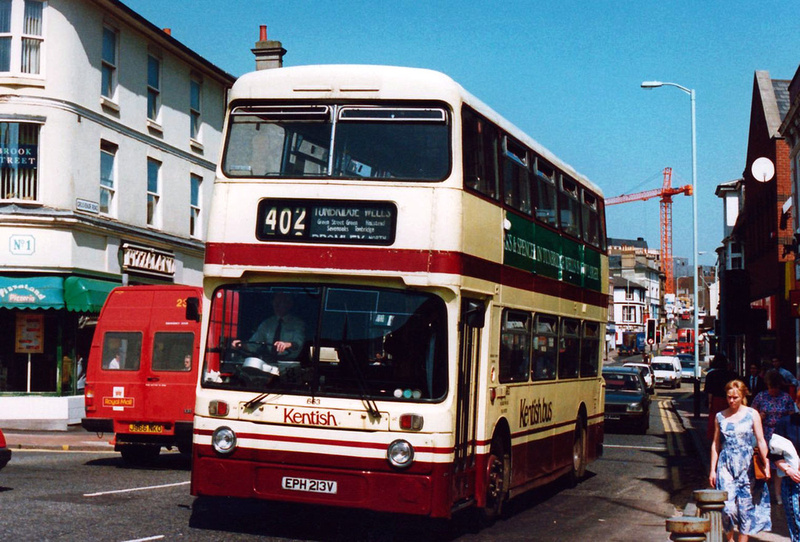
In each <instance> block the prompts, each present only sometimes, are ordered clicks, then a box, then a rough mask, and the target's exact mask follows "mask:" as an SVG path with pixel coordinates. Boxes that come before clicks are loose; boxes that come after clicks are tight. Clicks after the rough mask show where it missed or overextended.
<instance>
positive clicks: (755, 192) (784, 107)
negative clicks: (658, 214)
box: [717, 71, 796, 371]
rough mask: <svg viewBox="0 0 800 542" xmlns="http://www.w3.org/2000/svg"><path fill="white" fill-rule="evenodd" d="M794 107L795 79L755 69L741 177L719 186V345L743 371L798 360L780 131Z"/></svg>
mask: <svg viewBox="0 0 800 542" xmlns="http://www.w3.org/2000/svg"><path fill="white" fill-rule="evenodd" d="M788 110H789V81H785V80H780V79H772V78H771V77H770V74H769V72H766V71H757V72H755V76H754V79H753V95H752V101H751V109H750V125H749V130H748V139H747V155H746V157H745V168H744V171H743V173H742V178H741V179H740V180H736V181H732V182H729V183H725V184H722V185H719V186H718V187H717V196H719V197H720V198H722V199H723V204H724V216H725V220H726V222H725V224H724V228H725V230H724V241H723V246H722V248H721V249H720V251H719V252H720V258H719V262H720V278H721V291H720V298H721V302H720V326H719V328H720V337H719V339H720V343H719V344H720V348H721V349H722V351H723V352H724V353H725V354H726V355H727V356H728V357H729V358H730V359H731V360H732V361H734V362H735V364H736V366H737V369H738V370H741V369H742V368H743V367H745V366H746V365H747V364H748V363H752V362H755V363H760V362H761V361H763V360H768V359H771V358H773V357H777V358H779V359H781V360H782V362H783V364H784V366H785V367H786V368H788V369H790V370H793V371H794V369H795V365H796V362H795V359H796V339H795V337H796V331H795V328H796V323H795V321H794V320H793V319H792V318H791V310H790V304H789V290H790V289H791V287H792V285H793V283H794V279H793V276H792V275H793V273H794V261H795V253H794V251H793V249H792V242H793V239H794V238H793V225H792V221H791V208H792V199H791V173H790V162H789V146H788V145H787V142H786V140H785V139H784V137H783V136H782V135H781V133H780V128H781V125H782V123H783V121H784V119H785V118H786V116H787V113H788ZM762 164H766V166H767V167H764V165H762ZM731 222H733V225H732V226H731Z"/></svg>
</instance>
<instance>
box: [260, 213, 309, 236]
mask: <svg viewBox="0 0 800 542" xmlns="http://www.w3.org/2000/svg"><path fill="white" fill-rule="evenodd" d="M305 229H306V209H304V208H303V207H295V208H291V207H282V208H279V207H275V206H273V207H270V208H269V209H268V210H267V212H266V214H265V216H264V229H263V230H262V231H263V232H264V233H265V234H267V235H270V234H271V235H280V236H282V237H283V236H302V235H303V233H305Z"/></svg>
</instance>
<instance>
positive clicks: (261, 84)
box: [228, 64, 602, 196]
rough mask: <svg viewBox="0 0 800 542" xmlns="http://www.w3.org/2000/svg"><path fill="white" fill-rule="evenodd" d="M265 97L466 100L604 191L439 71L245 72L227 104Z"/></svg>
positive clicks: (329, 68) (339, 67)
mask: <svg viewBox="0 0 800 542" xmlns="http://www.w3.org/2000/svg"><path fill="white" fill-rule="evenodd" d="M267 96H268V97H269V98H270V99H275V100H298V99H300V100H304V99H305V100H337V99H348V100H352V99H365V100H444V101H446V102H448V103H451V104H453V105H459V104H461V103H465V104H467V105H469V106H470V107H472V108H473V109H475V110H476V111H478V112H480V113H481V114H482V115H484V116H485V117H486V118H488V119H489V120H491V121H492V122H494V123H495V124H497V125H498V126H499V127H501V128H502V129H503V130H505V131H506V132H508V133H509V134H511V135H512V136H514V137H515V138H517V139H519V140H520V141H521V142H523V143H525V144H526V145H528V146H529V147H530V148H531V149H533V150H534V151H536V152H537V153H539V154H540V155H542V156H543V157H544V158H545V159H547V160H548V161H550V162H551V163H552V164H553V165H555V166H557V167H558V168H560V169H561V170H562V171H563V172H564V173H566V174H568V175H570V176H572V177H573V178H575V179H576V180H578V181H580V182H581V184H583V185H584V186H586V187H587V188H589V189H590V190H592V191H594V192H595V193H596V194H598V195H601V196H602V190H600V188H599V187H598V186H597V185H595V184H594V183H592V182H591V181H590V180H589V179H588V178H586V177H585V176H584V175H581V174H580V173H578V172H577V171H576V170H575V169H574V168H572V167H571V166H570V165H568V164H566V163H565V162H563V161H562V160H560V159H559V158H557V157H556V156H555V155H554V154H553V153H552V152H550V151H549V150H548V149H546V148H545V147H544V146H542V145H541V144H539V142H537V141H536V140H535V139H533V138H532V137H530V136H528V135H527V134H526V133H525V132H524V131H522V130H520V129H519V128H517V127H516V126H514V125H513V124H512V123H511V122H509V121H508V120H506V119H505V118H503V117H502V116H500V114H498V113H497V112H496V111H494V110H493V109H492V108H491V107H489V106H488V105H486V104H485V103H484V102H482V101H481V100H479V99H478V98H476V97H475V96H473V95H472V94H470V93H469V92H467V91H466V90H465V89H464V88H463V87H462V86H461V85H459V84H458V83H456V82H455V81H454V80H453V79H452V78H450V77H449V76H447V75H445V74H443V73H441V72H437V71H434V70H429V69H424V68H407V67H398V66H372V65H347V64H330V65H316V66H295V67H289V68H277V69H271V70H259V71H255V72H250V73H247V74H245V75H243V76H241V77H240V78H239V79H238V80H237V81H236V83H234V85H233V87H232V88H231V90H230V93H229V95H228V97H229V101H230V102H231V103H232V102H234V101H237V100H257V99H264V98H265V97H267Z"/></svg>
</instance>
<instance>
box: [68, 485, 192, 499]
mask: <svg viewBox="0 0 800 542" xmlns="http://www.w3.org/2000/svg"><path fill="white" fill-rule="evenodd" d="M189 483H190V482H177V483H175V484H163V485H160V486H147V487H132V488H130V489H117V490H115V491H101V492H99V493H84V494H83V496H84V497H100V496H103V495H113V494H114V493H132V492H134V491H148V490H150V489H164V488H167V487H177V486H187V485H189Z"/></svg>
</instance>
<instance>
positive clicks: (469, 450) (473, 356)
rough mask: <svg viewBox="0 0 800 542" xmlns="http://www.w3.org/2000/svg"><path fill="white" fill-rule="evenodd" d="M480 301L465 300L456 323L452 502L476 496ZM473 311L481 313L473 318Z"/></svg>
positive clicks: (481, 308)
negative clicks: (456, 362)
mask: <svg viewBox="0 0 800 542" xmlns="http://www.w3.org/2000/svg"><path fill="white" fill-rule="evenodd" d="M483 306H484V305H483V302H480V301H474V300H465V301H464V303H463V305H462V309H461V322H460V324H459V353H458V381H457V394H458V395H457V398H456V427H455V450H454V451H455V458H454V461H453V474H454V475H453V502H454V503H461V502H464V501H467V500H471V499H473V498H474V497H475V480H476V476H475V468H476V464H475V459H476V458H475V445H476V438H477V435H476V430H477V421H476V418H477V412H478V409H477V400H478V381H479V378H478V360H479V356H480V344H481V341H480V331H481V327H483V310H484V309H483ZM476 311H480V314H479V317H478V318H476Z"/></svg>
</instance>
